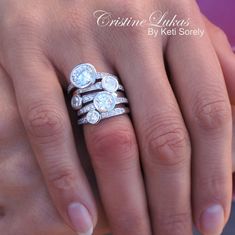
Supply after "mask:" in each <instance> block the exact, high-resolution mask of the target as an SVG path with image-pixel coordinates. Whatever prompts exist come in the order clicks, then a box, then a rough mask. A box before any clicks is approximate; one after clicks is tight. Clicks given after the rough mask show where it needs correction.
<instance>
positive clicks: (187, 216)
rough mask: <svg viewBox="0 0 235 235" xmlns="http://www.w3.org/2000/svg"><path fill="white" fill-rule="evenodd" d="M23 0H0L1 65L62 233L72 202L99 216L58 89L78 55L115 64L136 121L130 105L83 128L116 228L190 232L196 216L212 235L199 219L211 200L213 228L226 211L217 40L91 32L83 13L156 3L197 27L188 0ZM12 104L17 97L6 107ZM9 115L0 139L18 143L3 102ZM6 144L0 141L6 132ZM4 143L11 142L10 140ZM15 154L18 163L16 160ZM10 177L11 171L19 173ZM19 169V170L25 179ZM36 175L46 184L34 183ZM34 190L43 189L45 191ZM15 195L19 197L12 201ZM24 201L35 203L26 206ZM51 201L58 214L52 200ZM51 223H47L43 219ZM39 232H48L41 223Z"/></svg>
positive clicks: (226, 134) (133, 11)
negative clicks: (125, 112) (215, 210)
mask: <svg viewBox="0 0 235 235" xmlns="http://www.w3.org/2000/svg"><path fill="white" fill-rule="evenodd" d="M24 1H25V2H24V3H25V4H24V3H23V2H22V1H20V2H19V1H14V0H8V1H1V3H0V32H1V33H2V37H1V38H0V51H1V52H0V62H1V64H2V67H3V69H4V70H5V71H6V73H7V74H8V76H9V77H7V78H6V79H5V80H7V81H11V82H12V86H13V88H14V91H15V96H16V101H17V107H18V110H19V113H20V118H21V119H20V120H21V121H22V123H23V125H24V128H25V131H26V133H25V134H26V135H27V138H28V140H29V142H27V144H26V142H25V143H24V145H27V146H28V148H29V146H30V147H31V148H32V151H33V152H30V154H29V155H30V156H31V155H33V153H34V155H35V157H36V159H37V162H38V164H39V166H40V169H41V172H42V175H43V177H44V180H45V182H46V185H47V189H48V191H49V193H50V196H51V198H52V200H53V203H54V205H55V206H56V208H57V210H58V212H59V214H60V215H61V217H62V218H63V219H64V221H65V223H66V224H67V225H68V226H69V227H70V230H69V228H68V227H65V225H64V227H63V226H62V227H63V228H62V227H60V229H61V234H65V233H66V232H68V231H70V232H71V229H73V230H76V228H75V226H74V224H72V223H71V218H69V217H68V212H67V211H68V206H69V205H70V204H71V203H74V202H80V203H82V204H83V205H85V207H86V208H87V209H88V211H89V214H90V215H91V217H92V223H93V225H95V224H96V222H97V210H96V206H95V200H94V197H93V195H92V192H91V190H90V187H89V184H88V180H87V179H86V177H85V173H84V172H83V170H82V165H81V162H80V161H78V159H80V158H78V157H77V156H78V153H77V150H76V145H75V142H74V137H73V133H72V127H71V124H70V121H69V115H68V112H67V109H66V104H65V101H64V97H63V92H62V89H61V86H62V87H66V85H67V83H68V76H69V73H70V71H71V69H72V68H73V67H74V66H75V65H76V64H78V63H83V62H84V61H89V62H90V63H92V64H95V65H96V67H97V69H98V70H99V71H107V72H111V73H116V72H118V74H119V75H120V78H121V80H122V82H123V84H124V86H125V88H126V91H127V96H128V98H129V100H130V106H131V109H132V118H133V124H132V122H131V121H130V119H129V117H128V116H121V117H116V118H113V119H110V120H107V121H105V122H102V123H100V124H99V125H98V126H86V127H85V128H84V133H85V140H86V143H87V147H88V151H89V153H90V157H91V160H92V164H93V167H94V171H95V174H96V178H97V182H98V186H99V190H100V194H101V199H102V201H103V204H104V208H105V211H106V214H107V216H108V218H109V224H110V226H111V230H112V232H113V234H115V235H119V234H120V235H126V234H128V235H130V234H135V235H138V234H140V235H143V234H145V235H148V234H158V235H161V234H164V235H168V234H172V231H174V235H178V234H179V235H184V234H185V235H190V234H192V230H191V225H192V219H194V223H195V224H196V226H197V228H198V229H199V230H200V231H201V232H202V234H206V235H210V234H209V233H208V231H207V230H206V229H205V226H203V224H204V223H203V222H202V221H201V220H202V218H203V216H202V215H203V213H204V211H205V210H206V209H207V208H208V207H210V206H212V205H217V204H218V205H221V206H222V208H223V215H222V217H223V218H222V219H220V221H219V222H218V224H217V225H216V226H217V227H216V232H218V233H220V232H221V230H222V228H223V226H224V224H225V223H226V221H227V219H228V216H229V213H230V200H231V185H232V184H231V180H232V174H231V173H232V171H231V151H230V150H231V144H232V131H231V130H232V115H231V106H230V103H229V98H228V94H227V90H226V87H225V82H224V77H223V72H222V69H221V67H220V64H219V60H218V58H219V59H221V56H220V55H221V51H219V49H218V48H217V49H218V50H217V55H218V57H217V55H216V47H215V46H214V44H215V43H216V41H215V42H214V41H213V40H211V39H210V37H209V34H207V35H206V36H205V37H203V38H202V39H201V40H195V39H194V38H187V40H186V39H184V38H180V37H176V38H174V40H173V38H171V37H168V38H167V37H165V38H161V37H159V38H157V39H154V40H153V39H150V38H149V37H147V36H146V33H145V32H144V33H143V32H142V31H140V30H136V29H133V30H129V29H128V30H126V31H125V30H124V31H122V33H120V32H119V31H116V30H113V31H111V32H109V34H108V33H107V34H100V33H99V31H98V30H99V29H98V27H97V28H96V27H95V28H94V26H92V24H91V20H92V17H91V15H92V12H94V10H96V9H97V8H98V9H99V8H105V9H107V10H108V11H113V9H115V11H116V12H118V14H119V15H123V16H124V15H128V16H129V15H135V16H136V17H141V16H146V15H148V13H149V10H150V12H151V9H155V8H156V6H158V7H159V6H161V8H162V9H168V10H169V11H170V12H174V13H176V14H178V15H180V16H181V17H182V18H187V17H191V16H192V15H193V19H192V20H193V23H194V24H195V25H198V26H199V27H201V28H205V23H204V20H203V17H202V16H201V14H200V12H199V10H198V8H197V6H196V4H195V3H194V2H193V1H192V2H191V1H186V0H181V1H179V2H178V1H177V5H175V4H174V3H173V2H172V1H156V2H155V3H153V1H147V3H146V4H145V7H142V2H141V1H135V2H133V1H118V2H117V1H112V2H110V1H105V0H99V1H79V2H76V1H70V2H69V3H68V2H66V4H65V3H64V1H54V0H52V1H49V2H48V1H46V2H44V1H43V0H41V1H29V0H27V1H26V0H24ZM75 9H83V11H77V10H75ZM123 9H125V10H123ZM117 32H118V33H117ZM15 35H17V38H16V36H15ZM133 41H134V42H135V43H133ZM114 44H115V45H116V46H117V47H116V48H113V45H114ZM117 48H118V49H117ZM130 48H131V50H130ZM127 50H128V51H129V56H128V57H126V51H127ZM202 52H203V53H202ZM163 55H164V56H165V59H166V61H167V63H168V67H169V71H168V74H169V76H170V78H171V85H172V88H173V89H172V88H171V86H170V84H169V81H168V77H167V73H166V71H165V67H164V62H163ZM230 57H231V56H230ZM179 58H181V60H179ZM221 60H222V59H221ZM225 64H226V63H224V67H226V66H225ZM221 65H223V63H221ZM131 68H135V69H134V70H133V69H131ZM130 71H131V72H130ZM226 71H229V69H226V68H225V72H224V74H226ZM231 71H232V70H231ZM227 73H229V74H231V73H230V72H227ZM58 74H59V75H60V76H59V75H58ZM143 77H144V78H145V79H142V78H143ZM230 77H231V75H230ZM230 77H229V76H228V78H229V79H230ZM133 78H135V80H134V79H133ZM227 83H228V84H229V80H228V81H227ZM45 84H46V85H45ZM22 88H23V89H22ZM25 91H30V92H25ZM6 107H7V106H6ZM6 107H5V109H6V110H8V109H7V108H6ZM14 107H15V106H14ZM140 107H141V108H140ZM150 108H151V112H149V110H150ZM13 110H15V108H12V109H11V112H13ZM17 115H18V114H17ZM8 117H10V118H6V120H5V122H8V123H7V125H3V124H4V121H3V122H1V125H2V126H1V128H3V131H1V133H5V135H6V136H5V137H4V136H2V139H3V141H2V143H4V141H6V142H7V143H8V142H9V141H10V139H14V140H15V142H14V144H16V143H18V137H19V136H17V135H15V133H16V132H15V131H16V129H17V128H18V127H17V128H14V131H13V129H12V131H9V130H8V129H9V127H10V126H11V125H10V124H11V123H10V121H11V120H12V118H13V117H15V114H14V115H13V114H12V113H10V115H9V116H8ZM17 118H18V119H19V116H17ZM22 123H21V124H22ZM14 125H16V124H15V122H14ZM14 125H13V127H14ZM6 127H8V128H7V129H4V128H6ZM20 128H23V126H22V125H21V127H20ZM4 130H5V131H4ZM10 133H11V134H12V135H11V138H9V135H10ZM13 133H14V134H13ZM17 133H18V134H20V131H19V132H17ZM26 135H24V136H23V137H24V139H26ZM12 137H14V138H12ZM16 137H17V140H16ZM12 141H13V140H12ZM29 143H30V144H29ZM137 143H138V145H137ZM18 144H19V143H18ZM3 146H5V147H6V145H5V143H4V144H3ZM18 147H20V148H19V149H21V146H18ZM3 149H4V148H3ZM12 149H14V148H13V147H12V146H11V144H10V148H9V149H8V151H10V150H12ZM2 151H3V150H2ZM30 151H31V150H30ZM3 153H4V151H3ZM8 155H9V154H8ZM27 155H28V154H27ZM29 155H28V158H30V156H29ZM3 156H6V155H5V154H3ZM2 159H5V160H4V161H5V163H6V162H7V161H9V160H8V158H6V157H2ZM6 160H7V161H6ZM4 161H3V160H2V162H4ZM14 161H16V159H15V160H14ZM22 161H23V160H22ZM140 161H141V164H142V165H140ZM23 162H25V161H23ZM26 162H27V161H26ZM191 163H192V169H193V171H192V172H191V171H190V167H191ZM21 164H22V162H21ZM21 164H19V163H18V162H16V166H17V167H19V165H21ZM34 164H35V162H34ZM35 165H36V164H35ZM2 166H3V163H2ZM13 166H14V167H15V165H14V164H13ZM4 168H6V167H3V169H4ZM141 168H142V169H143V172H144V175H142V171H141ZM17 169H19V168H17ZM33 169H34V168H33ZM34 171H35V169H34V170H33V172H34ZM2 172H4V171H2ZM2 172H1V174H2ZM30 172H31V171H30ZM30 172H28V174H29V173H30ZM21 173H22V172H21ZM22 174H24V173H22ZM5 175H7V173H5ZM5 175H4V174H3V176H5ZM190 175H192V178H191V177H190ZM40 177H41V176H40ZM20 178H21V177H20ZM22 178H23V177H22ZM17 179H19V178H18V177H16V178H15V179H14V180H15V181H16V182H17ZM27 180H28V177H25V181H26V187H27ZM40 180H41V181H42V179H41V178H40ZM15 181H14V182H15ZM20 182H21V181H20ZM22 182H23V183H24V181H22ZM130 185H131V187H130ZM166 185H167V187H166ZM29 186H30V187H31V186H32V182H29ZM40 186H41V187H43V185H42V182H40ZM7 187H8V184H6V189H5V190H6V192H10V193H12V190H11V188H7ZM30 187H29V188H30ZM13 188H14V189H15V188H16V185H15V186H14V187H13ZM191 188H192V191H191ZM36 189H40V187H37V188H36ZM43 190H45V188H44V189H43ZM30 192H31V193H33V192H32V191H30ZM15 193H16V192H15ZM6 195H7V194H6ZM172 195H174V197H172ZM191 195H192V201H191ZM19 196H20V197H22V195H19ZM47 196H48V195H47ZM6 198H8V197H7V196H6ZM32 198H33V196H32ZM32 198H31V199H32ZM156 198H157V200H156ZM42 199H44V200H49V199H48V197H45V198H42ZM8 200H9V199H8ZM3 201H4V200H3ZM6 202H7V200H6ZM24 202H25V200H24ZM123 202H125V205H123ZM32 203H35V202H34V201H32ZM2 204H4V203H2ZM6 205H7V204H6ZM9 205H10V204H9ZM13 205H16V201H15V204H14V203H13V204H12V208H13ZM21 205H22V207H23V204H21ZM38 205H41V202H38ZM32 207H33V204H32V205H30V207H28V208H32ZM6 208H7V207H6ZM9 208H10V206H9ZM17 208H18V207H17ZM23 208H24V207H23ZM148 208H149V211H148ZM39 209H40V206H39ZM22 210H23V212H22V213H25V210H24V209H21V210H20V211H22ZM42 210H43V209H42ZM10 211H11V210H10V209H9V216H10ZM49 211H51V213H56V212H55V211H54V210H53V209H52V208H51V207H50V209H49ZM36 213H37V214H36V216H35V218H36V217H37V216H38V217H40V216H43V212H42V211H40V210H39V212H36ZM8 218H11V217H8ZM18 218H19V217H18ZM56 218H57V219H56V220H55V221H56V222H55V223H59V225H58V226H61V223H62V222H61V221H60V220H58V217H56ZM4 219H7V216H3V219H2V221H4ZM8 221H10V219H9V220H8ZM46 222H48V220H46ZM9 223H10V222H9ZM6 224H7V223H3V225H2V226H6ZM17 226H22V224H21V223H16V224H15V227H14V226H13V227H11V228H10V229H11V230H12V231H11V232H10V233H9V234H15V233H14V231H19V230H16V229H19V227H17ZM45 226H46V225H45ZM48 227H49V224H47V227H45V228H48ZM55 227H56V226H55ZM23 229H28V230H29V228H28V227H27V228H23ZM30 229H32V230H31V231H34V230H37V228H36V229H35V228H30ZM48 229H52V228H48ZM56 229H58V228H55V231H51V232H52V233H51V234H53V233H55V234H57V233H58V234H60V229H58V230H56ZM62 229H64V231H62ZM66 229H67V230H66ZM40 232H41V233H42V234H45V233H43V231H42V230H41V229H40V230H39V233H40ZM77 232H84V231H77ZM27 233H28V234H30V232H29V231H26V233H25V234H27Z"/></svg>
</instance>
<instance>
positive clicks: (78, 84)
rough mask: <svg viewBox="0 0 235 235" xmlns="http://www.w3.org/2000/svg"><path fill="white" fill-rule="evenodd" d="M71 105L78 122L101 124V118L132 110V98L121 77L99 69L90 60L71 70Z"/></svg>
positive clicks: (69, 90)
mask: <svg viewBox="0 0 235 235" xmlns="http://www.w3.org/2000/svg"><path fill="white" fill-rule="evenodd" d="M67 91H68V93H69V94H70V93H72V98H71V106H72V108H73V109H74V110H76V111H77V115H78V117H79V120H78V124H97V123H99V122H100V121H101V120H103V119H106V118H110V117H114V116H118V115H121V114H124V113H128V112H129V108H128V107H127V105H128V99H127V98H126V97H125V91H124V87H123V86H122V85H120V84H119V81H118V78H117V77H116V76H114V75H112V74H109V73H103V72H97V71H96V69H95V67H94V66H93V65H91V64H89V63H86V64H81V65H78V66H76V67H75V68H74V69H73V70H72V72H71V74H70V85H69V86H68V89H67Z"/></svg>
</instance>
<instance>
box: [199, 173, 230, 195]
mask: <svg viewBox="0 0 235 235" xmlns="http://www.w3.org/2000/svg"><path fill="white" fill-rule="evenodd" d="M227 179H228V177H227V176H225V175H222V174H221V173H218V172H216V173H214V174H213V175H211V176H204V177H202V176H201V177H199V178H198V187H200V190H203V191H205V192H208V195H214V196H215V197H216V198H218V199H221V198H220V197H221V196H222V195H225V193H226V192H227V191H226V190H225V189H223V187H225V188H227V185H228V182H227Z"/></svg>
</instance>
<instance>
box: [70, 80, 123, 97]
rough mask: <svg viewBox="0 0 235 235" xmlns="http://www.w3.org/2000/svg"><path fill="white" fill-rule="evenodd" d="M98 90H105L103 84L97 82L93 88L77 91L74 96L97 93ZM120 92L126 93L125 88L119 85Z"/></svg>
mask: <svg viewBox="0 0 235 235" xmlns="http://www.w3.org/2000/svg"><path fill="white" fill-rule="evenodd" d="M97 90H103V86H102V83H101V82H97V83H95V84H94V85H91V86H89V87H86V88H83V89H77V90H76V91H75V92H74V94H83V93H86V92H91V91H97ZM118 91H124V87H123V86H122V85H119V86H118Z"/></svg>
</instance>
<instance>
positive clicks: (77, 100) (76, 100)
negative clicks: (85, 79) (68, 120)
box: [71, 95, 82, 110]
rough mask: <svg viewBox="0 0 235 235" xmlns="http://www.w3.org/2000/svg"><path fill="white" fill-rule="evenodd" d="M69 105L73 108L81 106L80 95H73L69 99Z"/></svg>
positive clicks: (76, 108)
mask: <svg viewBox="0 0 235 235" xmlns="http://www.w3.org/2000/svg"><path fill="white" fill-rule="evenodd" d="M71 106H72V108H73V109H74V110H78V109H80V108H81V107H82V97H81V96H80V95H75V96H73V97H72V99H71Z"/></svg>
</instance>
